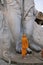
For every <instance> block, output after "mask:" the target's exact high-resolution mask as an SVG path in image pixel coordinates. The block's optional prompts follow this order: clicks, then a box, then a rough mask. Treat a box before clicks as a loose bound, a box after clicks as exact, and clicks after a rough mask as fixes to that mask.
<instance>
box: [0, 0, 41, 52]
mask: <svg viewBox="0 0 43 65" xmlns="http://www.w3.org/2000/svg"><path fill="white" fill-rule="evenodd" d="M4 5H6V6H4V11H2V13H3V15H4V16H3V17H4V18H5V20H3V22H6V23H5V24H6V26H7V27H6V26H5V28H6V31H7V32H8V33H7V32H6V33H5V32H3V35H4V37H5V39H4V38H3V40H6V41H7V42H6V41H5V45H3V46H5V47H4V49H5V51H7V50H8V49H9V48H10V46H11V43H10V42H11V41H12V42H14V43H12V46H13V45H16V51H17V52H20V51H21V37H22V32H21V17H22V16H21V14H22V0H5V3H4ZM37 15H38V11H37V10H36V9H35V4H34V0H24V21H23V26H24V33H25V34H26V35H27V37H28V39H29V40H30V47H32V48H34V49H36V48H37V49H38V50H39V49H40V47H39V46H37V45H36V44H35V43H34V42H33V40H32V38H33V37H32V35H33V30H34V22H35V18H36V16H37ZM1 24H2V23H1ZM3 25H4V24H3ZM5 28H4V29H5ZM7 28H8V29H7ZM0 32H1V30H0ZM32 43H34V44H32ZM34 46H35V47H34Z"/></svg>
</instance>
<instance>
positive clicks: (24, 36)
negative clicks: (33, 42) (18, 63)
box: [22, 34, 29, 57]
mask: <svg viewBox="0 0 43 65" xmlns="http://www.w3.org/2000/svg"><path fill="white" fill-rule="evenodd" d="M28 47H29V43H28V39H27V37H26V35H25V34H23V36H22V57H25V55H26V54H27V50H26V49H27V48H28Z"/></svg>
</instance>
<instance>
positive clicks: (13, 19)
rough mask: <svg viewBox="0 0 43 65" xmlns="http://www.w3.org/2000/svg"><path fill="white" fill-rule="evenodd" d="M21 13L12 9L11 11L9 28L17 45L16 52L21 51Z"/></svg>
mask: <svg viewBox="0 0 43 65" xmlns="http://www.w3.org/2000/svg"><path fill="white" fill-rule="evenodd" d="M19 12H20V11H19V10H17V11H16V10H15V9H12V10H10V11H9V14H8V15H10V16H9V22H8V23H9V28H10V31H11V33H12V36H13V38H14V42H15V44H14V45H16V51H19V50H20V29H21V28H20V25H21V15H20V14H18V13H19Z"/></svg>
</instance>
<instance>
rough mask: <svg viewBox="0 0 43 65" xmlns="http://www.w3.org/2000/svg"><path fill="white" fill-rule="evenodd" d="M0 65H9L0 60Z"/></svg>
mask: <svg viewBox="0 0 43 65" xmlns="http://www.w3.org/2000/svg"><path fill="white" fill-rule="evenodd" d="M0 65H9V64H8V63H7V62H5V61H4V60H2V59H0ZM11 65H16V64H11Z"/></svg>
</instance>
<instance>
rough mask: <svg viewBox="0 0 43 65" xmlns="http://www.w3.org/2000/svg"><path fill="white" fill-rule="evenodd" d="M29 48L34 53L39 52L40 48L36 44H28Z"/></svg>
mask: <svg viewBox="0 0 43 65" xmlns="http://www.w3.org/2000/svg"><path fill="white" fill-rule="evenodd" d="M30 48H31V49H32V50H33V51H35V52H40V51H41V47H40V46H38V45H36V44H30Z"/></svg>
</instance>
